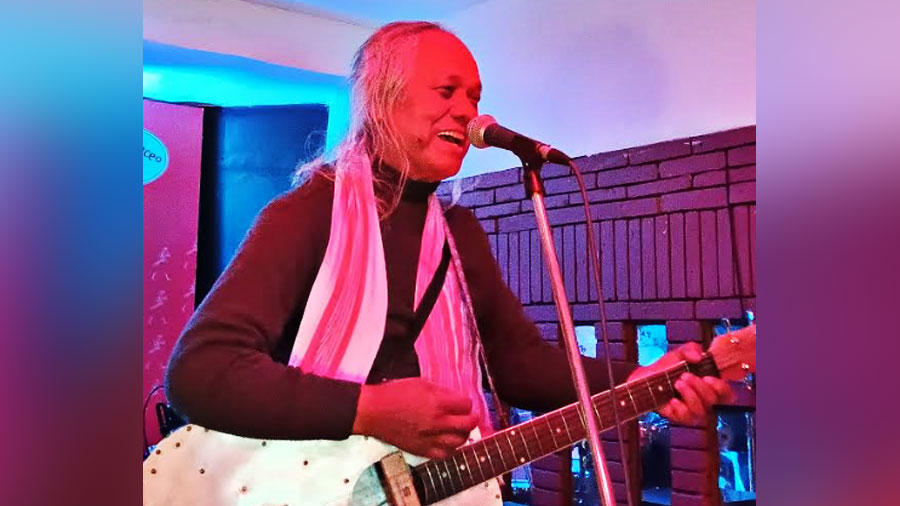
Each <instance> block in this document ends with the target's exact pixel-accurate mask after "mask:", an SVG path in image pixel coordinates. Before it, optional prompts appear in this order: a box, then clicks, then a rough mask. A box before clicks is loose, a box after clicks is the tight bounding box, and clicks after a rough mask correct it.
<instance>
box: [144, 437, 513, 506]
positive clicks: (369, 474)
mask: <svg viewBox="0 0 900 506" xmlns="http://www.w3.org/2000/svg"><path fill="white" fill-rule="evenodd" d="M396 451H397V449H396V448H395V447H393V446H391V445H388V444H385V443H383V442H381V441H379V440H377V439H375V438H371V437H365V436H351V437H350V438H348V439H345V440H343V441H326V440H316V441H284V440H265V441H264V440H259V439H251V438H243V437H238V436H233V435H231V434H225V433H222V432H217V431H213V430H208V429H205V428H203V427H201V426H198V425H187V426H185V427H182V428H180V429H178V430H177V431H175V432H173V433H172V434H170V435H169V436H168V437H167V438H165V439H164V440H162V441H161V442H160V443H159V444H158V445H157V447H156V449H155V450H154V452H153V453H152V454H151V455H150V456H149V457H148V458H147V460H145V461H144V466H143V485H144V491H143V494H144V497H143V504H144V506H157V505H185V506H187V505H192V506H195V505H196V506H200V505H210V506H212V505H216V506H218V505H234V506H249V505H253V506H261V505H265V506H284V505H289V506H295V505H297V506H300V505H313V506H326V505H327V506H351V505H352V506H376V505H386V504H388V502H387V496H386V494H385V492H384V490H383V489H382V487H381V482H380V480H379V477H378V474H377V472H376V470H375V468H374V466H373V465H374V464H375V463H376V462H378V461H379V460H380V459H381V458H382V457H384V456H386V455H388V454H389V453H393V452H396ZM404 457H405V460H406V461H407V462H408V463H409V464H410V465H417V464H419V463H422V462H424V461H425V460H426V459H424V458H421V457H416V456H413V455H409V454H404ZM500 503H501V501H500V491H499V487H498V485H497V482H496V480H489V481H487V482H485V483H482V484H480V485H477V486H475V487H472V488H470V489H468V490H465V491H463V492H461V493H459V494H456V495H454V496H451V497H449V498H447V499H444V500H442V501H439V502H438V503H436V504H438V505H439V506H462V505H479V506H481V505H491V504H495V505H499V504H500ZM396 506H400V505H396Z"/></svg>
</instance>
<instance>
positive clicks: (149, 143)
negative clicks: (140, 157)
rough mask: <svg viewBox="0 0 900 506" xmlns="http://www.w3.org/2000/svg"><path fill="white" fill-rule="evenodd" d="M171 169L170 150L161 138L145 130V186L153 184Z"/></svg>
mask: <svg viewBox="0 0 900 506" xmlns="http://www.w3.org/2000/svg"><path fill="white" fill-rule="evenodd" d="M168 167H169V150H168V149H166V146H165V144H163V143H162V141H161V140H159V137H157V136H155V135H153V134H152V133H151V132H148V131H147V129H144V184H148V183H152V182H153V181H156V180H157V179H159V176H162V175H163V172H165V171H166V168H168Z"/></svg>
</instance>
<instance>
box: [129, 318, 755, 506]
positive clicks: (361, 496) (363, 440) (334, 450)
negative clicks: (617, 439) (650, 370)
mask: <svg viewBox="0 0 900 506" xmlns="http://www.w3.org/2000/svg"><path fill="white" fill-rule="evenodd" d="M755 370H756V325H751V326H749V327H746V328H743V329H741V330H738V331H735V332H731V333H729V334H725V335H723V336H719V337H717V338H716V339H715V340H714V341H713V342H712V345H711V346H710V349H709V351H708V353H707V354H706V356H705V358H704V359H703V360H702V361H701V362H700V363H698V364H687V363H685V362H680V363H678V364H675V365H673V366H671V367H669V368H667V369H665V370H663V371H660V372H658V373H655V374H653V375H651V376H646V377H643V378H640V379H637V380H632V381H630V382H628V383H626V384H623V385H619V386H618V387H616V393H615V397H616V399H617V402H618V403H619V406H618V410H619V416H620V419H621V420H623V421H624V420H631V419H634V418H636V417H638V416H640V415H641V414H643V413H645V412H647V411H651V410H653V409H655V408H657V407H659V406H661V405H663V404H664V403H666V402H667V401H668V400H669V399H671V398H672V397H673V396H675V388H674V386H673V385H674V382H675V380H676V379H677V378H678V377H679V376H680V375H681V374H682V373H683V372H688V371H689V372H693V373H695V374H697V375H701V376H710V375H718V376H720V377H722V378H723V379H731V380H739V379H742V378H743V377H745V376H746V375H747V374H748V373H750V372H754V371H755ZM592 401H593V405H594V409H595V410H596V412H597V416H598V418H599V420H600V429H601V430H608V429H611V428H613V427H614V426H615V422H614V421H613V419H614V416H613V413H612V405H611V400H610V392H608V391H607V392H604V393H600V394H597V395H594V396H593V397H592ZM585 437H586V432H585V428H584V424H583V422H582V417H581V408H580V407H579V406H578V405H577V404H572V405H569V406H566V407H564V408H561V409H558V410H556V411H553V412H551V413H547V414H545V415H543V416H541V417H538V418H534V419H533V420H530V421H528V422H526V423H523V424H521V425H517V426H514V427H510V428H507V429H505V430H502V431H500V432H497V433H494V434H492V435H490V436H489V437H487V438H484V439H480V440H478V441H475V442H472V443H470V444H468V445H466V446H463V447H460V448H459V449H457V450H456V452H454V453H453V454H452V455H451V456H450V457H448V458H445V459H440V460H426V459H424V458H421V457H416V456H413V455H410V454H407V453H405V452H400V451H399V450H397V448H395V447H393V446H391V445H388V444H386V443H383V442H381V441H378V440H377V439H375V438H370V437H365V436H352V437H350V438H349V439H345V440H343V441H324V440H320V441H284V440H268V441H263V440H259V439H249V438H242V437H238V436H233V435H230V434H225V433H221V432H216V431H212V430H209V429H205V428H203V427H200V426H198V425H187V426H184V427H182V428H180V429H178V430H177V431H175V432H173V433H172V434H170V435H169V436H168V437H166V438H165V439H164V440H162V441H161V442H160V443H159V445H157V447H156V449H155V451H154V452H153V453H152V454H151V455H150V456H149V457H148V458H147V459H146V460H145V461H144V471H143V474H144V505H145V506H155V505H193V506H196V505H241V506H244V505H248V506H249V505H253V506H301V505H314V506H349V505H353V506H376V505H393V506H418V505H426V504H438V505H441V506H452V505H479V506H480V505H499V504H501V500H500V489H499V486H498V484H497V480H496V478H497V477H498V476H500V475H502V474H504V473H507V472H509V471H511V470H512V469H514V468H516V467H519V466H521V465H523V464H526V463H528V462H531V461H533V460H536V459H539V458H541V457H543V456H545V455H548V454H550V453H553V452H555V451H558V450H561V449H563V448H566V447H568V446H571V445H572V444H574V443H577V442H579V441H581V440H582V439H584V438H585Z"/></svg>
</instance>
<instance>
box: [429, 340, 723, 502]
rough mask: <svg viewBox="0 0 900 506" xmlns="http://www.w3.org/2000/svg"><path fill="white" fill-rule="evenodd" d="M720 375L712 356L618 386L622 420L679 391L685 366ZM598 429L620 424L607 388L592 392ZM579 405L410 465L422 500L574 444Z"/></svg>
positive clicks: (580, 422)
mask: <svg viewBox="0 0 900 506" xmlns="http://www.w3.org/2000/svg"><path fill="white" fill-rule="evenodd" d="M688 371H690V372H693V373H695V374H698V375H704V376H710V375H717V371H716V366H715V363H714V362H713V360H712V358H711V357H709V356H706V357H705V358H704V360H703V361H701V362H700V363H698V364H690V365H689V364H686V363H685V362H680V363H678V364H676V365H674V366H671V367H669V368H667V369H665V370H663V371H661V372H658V373H656V374H653V375H651V376H647V377H644V378H640V379H637V380H633V381H630V382H628V383H624V384H622V385H619V386H617V387H616V388H615V399H616V402H617V403H618V404H619V406H618V410H617V411H618V414H619V419H620V421H626V420H632V419H634V418H637V417H638V416H640V415H641V414H643V413H646V412H648V411H651V410H653V409H655V408H657V407H659V406H661V405H662V404H664V403H665V402H667V401H668V400H669V399H671V398H672V397H674V396H675V386H674V385H675V381H676V380H677V379H678V378H679V376H681V374H682V373H684V372H688ZM591 401H592V404H593V406H594V410H595V412H596V414H597V419H598V421H599V425H600V430H601V431H605V430H609V429H611V428H613V427H615V425H616V421H615V415H614V414H613V405H612V395H611V394H610V392H609V391H606V392H603V393H600V394H596V395H594V396H592V397H591ZM582 415H583V413H582V409H581V406H580V405H578V404H571V405H569V406H566V407H564V408H561V409H558V410H556V411H552V412H550V413H547V414H545V415H543V416H540V417H538V418H534V419H532V420H530V421H528V422H525V423H523V424H520V425H516V426H515V427H510V428H507V429H504V430H502V431H499V432H496V433H494V434H492V435H491V436H490V437H487V438H485V439H482V440H481V441H477V442H475V443H472V444H470V445H467V446H464V447H462V448H460V449H458V450H457V451H456V452H454V453H453V455H451V456H450V457H447V458H445V459H440V460H431V461H428V462H425V463H423V464H420V465H418V466H416V467H414V468H412V469H411V472H412V476H413V483H414V484H415V487H416V491H417V492H418V494H419V499H420V501H421V502H422V504H432V503H435V502H437V501H440V500H441V499H444V498H447V497H450V496H452V495H454V494H456V493H458V492H461V491H463V490H465V489H467V488H470V487H473V486H475V485H478V484H480V483H483V482H485V481H487V480H489V479H491V478H494V477H497V476H500V475H502V474H504V473H507V472H509V471H511V470H513V469H515V468H516V467H519V466H521V465H524V464H526V463H528V462H531V461H534V460H537V459H539V458H541V457H543V456H545V455H549V454H551V453H553V452H555V451H558V450H561V449H563V448H566V447H568V446H571V445H573V444H575V443H577V442H579V441H581V440H583V439H585V438H586V437H587V431H586V429H585V422H584V419H583V416H582Z"/></svg>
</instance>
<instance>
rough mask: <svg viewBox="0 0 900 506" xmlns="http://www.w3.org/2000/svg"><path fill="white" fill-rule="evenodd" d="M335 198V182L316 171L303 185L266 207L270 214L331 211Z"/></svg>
mask: <svg viewBox="0 0 900 506" xmlns="http://www.w3.org/2000/svg"><path fill="white" fill-rule="evenodd" d="M333 198H334V180H333V179H331V178H330V177H328V175H327V174H324V173H322V171H316V172H315V173H313V174H312V175H311V176H309V178H307V179H306V180H305V181H303V182H302V183H300V184H298V185H296V186H294V187H292V188H290V189H289V190H287V191H285V192H283V193H281V194H279V195H277V196H276V197H275V198H273V199H272V201H271V202H269V204H268V205H267V206H266V211H267V212H268V213H275V214H280V213H290V214H292V215H293V214H295V213H297V212H303V211H304V210H308V211H316V212H319V211H322V210H323V209H324V210H330V208H331V202H332V200H333Z"/></svg>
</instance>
